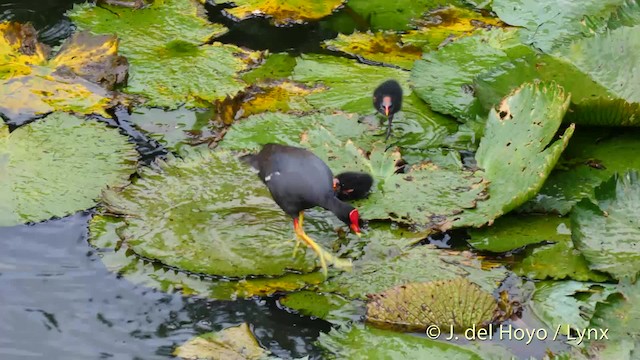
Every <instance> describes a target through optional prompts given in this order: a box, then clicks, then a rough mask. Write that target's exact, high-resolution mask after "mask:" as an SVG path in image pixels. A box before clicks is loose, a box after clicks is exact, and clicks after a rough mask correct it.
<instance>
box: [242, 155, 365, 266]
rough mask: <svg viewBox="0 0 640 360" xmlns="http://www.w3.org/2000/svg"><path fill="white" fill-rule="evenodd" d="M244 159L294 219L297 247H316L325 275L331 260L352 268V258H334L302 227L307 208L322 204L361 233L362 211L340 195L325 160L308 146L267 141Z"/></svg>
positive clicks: (335, 263) (277, 201) (337, 264)
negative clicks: (303, 245) (336, 191)
mask: <svg viewBox="0 0 640 360" xmlns="http://www.w3.org/2000/svg"><path fill="white" fill-rule="evenodd" d="M240 159H241V160H242V161H244V162H246V163H248V164H250V165H251V166H253V167H254V168H255V169H257V170H258V176H259V177H260V179H261V180H262V182H264V183H265V185H267V187H268V188H269V191H270V192H271V196H272V197H273V199H274V200H275V202H276V203H277V204H278V205H279V206H280V208H281V209H282V210H284V212H285V213H287V215H289V216H291V217H292V218H293V228H294V231H295V233H296V235H297V237H298V239H299V240H298V243H296V249H297V247H298V244H299V241H300V240H302V241H304V242H305V243H306V244H307V245H308V246H309V247H310V248H311V249H313V251H315V252H316V254H318V257H319V258H320V265H321V266H322V271H323V273H324V275H325V277H326V276H327V262H329V264H333V265H334V266H335V267H338V268H349V267H351V262H350V261H348V260H344V259H339V258H336V257H334V256H333V255H332V254H331V253H329V252H328V251H326V250H324V249H323V248H322V247H321V246H320V245H318V244H317V243H316V242H315V241H314V240H313V239H311V238H310V237H309V236H308V235H307V234H306V233H305V232H304V229H303V228H302V222H303V220H304V210H306V209H310V208H312V207H315V206H320V207H323V208H325V209H327V210H329V211H331V212H332V213H334V214H335V215H336V216H337V217H338V218H339V219H340V220H342V221H343V222H344V223H345V224H347V225H349V227H350V228H351V230H353V232H355V233H356V234H357V235H360V215H359V214H358V210H357V209H356V208H354V207H353V206H351V205H349V204H347V203H345V202H342V201H340V200H339V199H338V198H337V197H336V193H335V190H334V178H333V173H332V172H331V170H330V169H329V167H328V166H327V164H325V163H324V161H322V160H321V159H320V158H319V157H317V156H316V155H314V154H313V153H312V152H310V151H308V150H306V149H302V148H298V147H293V146H287V145H280V144H266V145H264V146H263V147H262V150H261V151H260V152H259V153H257V154H249V155H244V156H242V157H241V158H240ZM294 253H295V249H294Z"/></svg>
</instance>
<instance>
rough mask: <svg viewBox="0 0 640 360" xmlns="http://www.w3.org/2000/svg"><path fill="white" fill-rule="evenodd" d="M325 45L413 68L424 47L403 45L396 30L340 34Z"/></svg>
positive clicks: (371, 58)
mask: <svg viewBox="0 0 640 360" xmlns="http://www.w3.org/2000/svg"><path fill="white" fill-rule="evenodd" d="M324 46H325V47H326V48H328V49H329V50H332V51H340V52H343V53H346V54H349V55H352V56H358V57H361V58H364V59H367V60H370V61H375V62H379V63H384V64H391V65H396V66H399V67H401V68H403V69H411V68H412V67H413V63H414V62H415V61H416V60H418V59H420V56H421V55H422V49H421V48H419V47H416V46H413V45H403V44H402V43H401V39H400V35H399V34H397V33H395V32H391V31H388V32H382V31H381V32H376V33H372V32H370V31H369V32H354V33H353V34H350V35H344V34H338V37H337V38H335V39H331V40H327V41H325V42H324Z"/></svg>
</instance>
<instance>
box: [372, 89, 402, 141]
mask: <svg viewBox="0 0 640 360" xmlns="http://www.w3.org/2000/svg"><path fill="white" fill-rule="evenodd" d="M373 107H374V108H376V110H377V111H378V112H379V113H380V114H382V115H384V116H386V117H387V121H388V126H387V136H386V137H385V138H384V140H385V141H386V140H387V139H389V136H391V121H393V115H395V113H397V112H398V111H400V109H401V108H402V88H401V87H400V84H398V82H397V81H395V80H387V81H385V82H383V83H382V84H380V86H378V87H377V88H376V89H375V90H374V91H373Z"/></svg>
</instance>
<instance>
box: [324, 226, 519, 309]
mask: <svg viewBox="0 0 640 360" xmlns="http://www.w3.org/2000/svg"><path fill="white" fill-rule="evenodd" d="M422 237H424V235H422V236H420V234H419V233H418V234H412V233H410V232H407V231H404V233H400V234H397V231H394V232H392V233H389V231H383V230H381V229H377V230H376V229H372V230H369V231H368V233H367V234H366V238H367V244H366V246H365V247H364V249H363V255H362V256H360V257H359V258H358V260H356V261H354V262H353V271H351V272H349V273H346V272H343V273H340V274H338V275H336V276H335V277H333V278H330V279H329V280H328V281H327V282H324V283H322V284H321V285H320V286H319V287H318V289H317V291H320V292H323V293H325V292H329V293H335V294H340V295H342V296H344V297H347V298H349V299H361V300H366V298H367V294H373V293H379V292H382V291H385V290H386V289H389V288H392V287H394V286H398V285H402V284H406V283H411V282H427V281H437V280H449V279H455V278H458V277H466V278H468V279H469V280H470V281H472V282H473V283H475V284H477V285H478V286H480V287H481V288H482V289H483V290H485V291H489V292H493V291H494V290H495V289H496V288H497V287H498V283H499V282H501V281H502V280H504V278H506V276H507V272H506V271H505V269H504V268H502V267H497V268H492V269H489V270H483V268H482V267H481V264H480V262H479V261H478V260H477V259H476V258H474V257H473V256H471V255H470V254H465V253H459V252H446V251H443V250H438V249H435V248H433V247H432V246H428V245H422V246H415V247H412V248H408V245H409V244H410V243H411V242H415V241H416V240H419V239H420V238H422ZM412 239H414V240H413V241H412Z"/></svg>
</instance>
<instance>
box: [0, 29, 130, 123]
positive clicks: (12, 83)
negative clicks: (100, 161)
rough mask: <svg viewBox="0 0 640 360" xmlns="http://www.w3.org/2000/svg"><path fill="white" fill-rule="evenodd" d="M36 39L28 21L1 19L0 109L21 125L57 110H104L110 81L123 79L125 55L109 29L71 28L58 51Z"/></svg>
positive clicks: (109, 97) (110, 102)
mask: <svg viewBox="0 0 640 360" xmlns="http://www.w3.org/2000/svg"><path fill="white" fill-rule="evenodd" d="M48 54H49V51H48V48H47V47H46V46H45V45H42V44H40V43H38V41H37V37H36V32H35V30H34V29H33V27H32V25H29V24H27V25H22V24H18V23H9V22H4V23H0V58H2V59H3V64H2V65H0V97H1V98H2V99H3V100H2V103H1V104H0V112H1V113H2V115H3V116H4V118H5V119H6V120H8V121H9V122H10V123H11V124H14V125H20V124H22V123H24V122H25V121H27V120H30V119H33V118H34V117H37V116H41V115H43V114H46V113H49V112H52V111H56V110H60V111H69V112H76V113H81V114H90V113H96V114H101V115H105V116H107V114H106V113H105V108H108V107H111V106H112V105H113V102H114V99H113V93H111V92H110V91H109V90H112V89H113V88H114V86H116V85H118V84H123V83H125V82H126V79H127V71H128V64H127V60H126V59H125V58H124V57H122V56H119V55H118V40H117V38H116V37H115V36H113V35H105V36H95V35H91V34H89V33H86V32H80V33H75V34H74V35H73V36H71V37H70V38H69V39H67V40H66V41H65V42H64V43H63V45H62V47H61V48H60V50H59V51H58V52H57V54H56V55H55V56H54V57H53V58H52V59H50V60H47V57H48Z"/></svg>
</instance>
